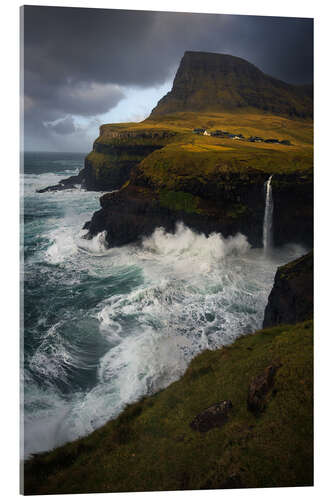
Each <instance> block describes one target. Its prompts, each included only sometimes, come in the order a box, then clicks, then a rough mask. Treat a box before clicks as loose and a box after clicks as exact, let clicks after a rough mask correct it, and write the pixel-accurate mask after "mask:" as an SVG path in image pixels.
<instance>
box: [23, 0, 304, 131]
mask: <svg viewBox="0 0 333 500" xmlns="http://www.w3.org/2000/svg"><path fill="white" fill-rule="evenodd" d="M185 50H199V51H212V52H220V53H228V54H232V55H236V56H239V57H243V58H245V59H247V60H248V61H250V62H252V63H254V64H256V65H257V66H258V67H259V68H260V69H261V70H263V71H264V72H265V73H268V74H270V75H272V76H275V77H277V78H280V79H282V80H285V81H288V82H290V83H309V82H311V81H312V72H313V23H312V20H310V19H296V18H277V17H275V18H274V17H258V16H232V15H212V14H179V13H158V12H139V11H121V10H103V9H81V8H61V7H58V8H57V7H37V6H34V7H32V6H30V7H29V6H28V7H25V8H24V63H25V96H26V103H27V107H26V109H27V116H26V120H25V122H26V127H27V130H30V132H32V129H33V128H37V129H40V128H41V121H42V120H44V121H52V120H56V119H59V118H65V117H66V116H67V115H69V114H73V115H82V116H96V115H98V114H102V113H105V112H107V111H109V110H110V109H112V108H113V107H114V106H116V105H117V104H118V103H119V102H120V101H121V99H122V98H123V97H124V96H125V93H126V87H133V86H134V87H135V86H137V87H151V86H157V85H161V84H162V83H164V82H165V81H167V80H170V79H172V77H173V75H174V73H175V70H176V68H177V66H178V64H179V61H180V59H181V57H182V55H183V53H184V51H185ZM44 129H45V127H44ZM46 131H47V130H46ZM44 132H45V131H44Z"/></svg>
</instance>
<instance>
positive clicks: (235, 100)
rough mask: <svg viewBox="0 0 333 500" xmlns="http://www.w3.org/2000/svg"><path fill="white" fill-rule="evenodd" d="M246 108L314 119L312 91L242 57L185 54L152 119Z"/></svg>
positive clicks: (198, 53)
mask: <svg viewBox="0 0 333 500" xmlns="http://www.w3.org/2000/svg"><path fill="white" fill-rule="evenodd" d="M244 108H253V109H258V110H262V111H266V112H270V113H273V114H278V115H288V116H297V117H303V118H305V117H310V116H312V98H311V89H310V88H309V86H295V85H290V84H288V83H285V82H282V81H280V80H277V79H276V78H273V77H271V76H268V75H265V74H264V73H263V72H262V71H260V70H259V69H258V68H257V67H256V66H254V65H253V64H251V63H249V62H247V61H245V60H244V59H241V58H239V57H234V56H230V55H225V54H212V53H207V52H185V54H184V56H183V58H182V60H181V63H180V66H179V68H178V71H177V74H176V76H175V79H174V83H173V87H172V90H171V91H170V92H168V94H166V95H165V96H164V97H163V98H162V99H161V100H160V101H159V103H158V104H157V106H156V108H155V109H153V111H152V113H151V115H150V118H153V119H158V118H159V117H160V116H161V115H166V114H170V113H174V112H179V111H215V112H225V111H231V110H235V111H239V110H243V109H244Z"/></svg>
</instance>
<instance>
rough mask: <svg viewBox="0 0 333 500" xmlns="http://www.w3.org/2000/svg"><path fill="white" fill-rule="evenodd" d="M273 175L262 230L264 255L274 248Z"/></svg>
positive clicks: (268, 187)
mask: <svg viewBox="0 0 333 500" xmlns="http://www.w3.org/2000/svg"><path fill="white" fill-rule="evenodd" d="M272 177H273V176H272V175H271V176H270V178H269V179H268V181H267V182H266V183H265V184H266V201H265V215H264V224H263V228H262V233H263V235H262V243H263V247H264V253H265V254H267V253H268V252H269V251H270V249H271V247H272V240H273V196H272V186H271V180H272Z"/></svg>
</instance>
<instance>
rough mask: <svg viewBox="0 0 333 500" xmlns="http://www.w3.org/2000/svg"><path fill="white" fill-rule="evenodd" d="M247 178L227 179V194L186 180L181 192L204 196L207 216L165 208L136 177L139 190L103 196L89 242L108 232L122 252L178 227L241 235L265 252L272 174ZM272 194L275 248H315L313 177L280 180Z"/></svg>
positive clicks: (211, 185) (279, 177)
mask: <svg viewBox="0 0 333 500" xmlns="http://www.w3.org/2000/svg"><path fill="white" fill-rule="evenodd" d="M248 177H250V179H249V178H248ZM248 177H246V178H242V177H241V176H240V175H237V174H234V175H231V174H228V180H227V181H226V182H222V183H221V182H220V185H221V186H225V187H224V189H223V188H218V183H217V182H215V183H214V182H213V181H211V182H209V183H208V182H207V183H206V184H205V185H204V186H202V185H201V184H200V182H197V184H195V182H194V181H193V182H192V184H189V183H187V184H185V183H186V182H187V180H186V179H184V182H183V185H182V186H181V187H182V189H183V190H184V191H185V192H190V193H191V194H193V195H195V196H200V197H201V199H202V200H204V202H205V203H206V205H207V207H208V208H207V210H200V211H199V210H197V211H196V212H195V211H193V212H184V211H182V210H172V209H170V208H167V207H165V206H162V205H161V204H160V201H159V197H158V193H157V192H156V191H155V190H154V189H150V186H149V179H145V178H144V177H138V176H136V177H135V171H134V172H133V173H132V178H133V179H134V182H135V184H134V182H133V183H132V182H131V183H130V185H129V186H128V187H126V188H125V189H122V190H120V191H118V192H115V193H108V194H105V195H103V196H102V197H101V199H100V203H101V207H102V209H101V210H99V211H98V212H95V213H94V215H93V217H92V219H91V221H90V222H89V223H88V224H87V225H86V228H89V235H90V237H93V236H95V235H96V234H97V233H99V232H101V231H104V230H105V231H106V233H107V236H106V241H107V243H108V245H109V246H121V245H126V244H128V243H132V242H135V241H138V240H139V239H140V238H142V237H144V236H149V235H150V234H152V233H153V232H154V230H155V229H156V228H158V227H164V228H165V229H166V230H167V231H173V230H174V228H175V225H176V223H177V222H183V223H184V224H186V225H187V226H188V227H190V228H191V229H192V230H196V231H198V232H201V233H203V234H205V235H209V234H210V233H212V232H218V233H221V234H222V235H223V236H224V237H228V236H230V235H231V236H234V235H236V234H237V233H239V232H240V233H242V234H244V235H245V236H246V237H247V238H248V241H249V243H250V244H251V245H252V246H254V247H261V246H262V225H263V218H264V209H265V191H264V183H265V181H266V180H267V174H264V173H262V172H256V171H255V170H254V171H253V172H251V174H250V175H249V176H248ZM194 180H195V179H194ZM218 180H219V181H220V180H221V179H218ZM272 189H273V201H274V212H273V231H274V238H273V242H274V245H276V246H279V245H283V244H285V243H290V242H293V243H300V244H303V245H306V246H307V247H311V246H312V244H313V200H312V196H313V183H312V176H311V175H308V176H306V177H304V179H302V180H301V181H300V180H299V179H298V178H297V175H296V174H295V175H289V176H288V175H283V174H280V175H278V174H276V175H274V177H273V179H272ZM235 207H236V209H235ZM237 207H242V211H239V212H238V211H237ZM204 208H205V207H204Z"/></svg>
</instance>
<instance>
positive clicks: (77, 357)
mask: <svg viewBox="0 0 333 500" xmlns="http://www.w3.org/2000/svg"><path fill="white" fill-rule="evenodd" d="M47 159H48V157H46V156H45V155H44V157H43V158H42V160H40V159H39V164H38V165H37V167H38V168H39V170H37V172H36V173H34V168H35V164H32V165H31V171H29V172H30V173H28V174H26V175H25V191H24V196H25V213H24V216H25V220H26V224H25V227H24V230H25V248H24V250H25V273H24V280H25V288H24V293H25V315H24V321H25V325H24V347H25V352H24V356H25V374H24V377H25V388H24V398H25V411H24V419H25V433H24V438H25V455H26V456H28V455H29V454H31V453H35V452H36V453H37V452H40V451H44V450H47V449H50V448H53V447H55V446H57V445H60V444H62V443H64V442H66V441H70V440H73V439H75V438H77V437H79V436H82V435H85V434H87V433H89V432H91V431H93V430H95V429H96V428H98V427H99V426H101V425H102V424H104V423H105V422H106V421H107V420H108V419H110V418H113V417H115V416H116V415H118V414H119V412H120V411H121V410H122V409H123V408H124V407H125V406H126V405H127V404H128V403H130V402H132V401H135V400H136V399H138V398H140V397H142V396H143V395H145V394H151V393H152V392H154V391H157V390H159V389H161V388H163V387H165V386H166V385H168V384H170V383H171V382H173V381H174V380H176V379H177V378H179V377H180V376H181V375H182V373H184V371H185V370H186V367H187V366H188V364H189V362H190V361H191V359H192V358H193V357H194V356H195V355H196V354H198V353H199V352H201V351H202V350H203V349H215V348H217V347H219V346H221V345H226V344H230V343H231V342H233V341H234V340H235V339H236V338H237V337H238V336H239V335H242V334H244V333H246V332H250V331H254V330H256V329H257V328H260V327H261V325H262V320H263V313H264V308H265V305H266V302H267V297H268V294H269V291H270V289H271V287H272V283H273V279H274V274H275V271H276V267H277V266H278V265H281V264H283V263H285V262H288V261H290V260H292V259H294V258H296V257H298V256H300V255H302V254H303V253H304V251H303V249H301V248H300V247H292V248H289V249H278V250H274V252H272V254H271V255H270V258H269V259H266V258H262V255H263V251H262V249H251V248H250V246H249V244H248V242H247V240H246V238H245V237H244V236H243V235H241V234H239V235H236V236H234V237H229V238H223V237H222V235H221V234H218V233H211V234H209V235H204V234H199V233H197V232H195V231H193V230H191V229H190V228H188V227H186V226H185V225H183V224H179V225H178V226H177V228H176V231H175V232H174V233H168V232H167V231H165V230H164V229H163V228H160V229H156V231H154V233H153V234H152V235H151V236H149V237H147V238H145V239H144V240H143V242H142V244H135V245H127V246H124V247H121V248H111V249H108V248H106V245H105V233H100V234H99V235H97V236H96V237H95V238H94V239H93V240H87V239H85V238H84V237H83V236H84V234H85V233H84V231H82V229H81V228H82V227H83V225H84V223H85V222H86V221H87V220H89V219H90V218H91V214H92V213H93V212H94V211H95V210H98V209H99V196H100V193H93V192H87V191H84V190H73V191H60V192H53V193H52V192H50V193H44V194H37V193H36V189H37V188H39V187H43V186H45V185H50V184H56V183H57V182H58V180H59V179H62V178H64V177H65V175H64V168H65V167H66V169H67V168H69V166H68V165H67V162H66V164H64V165H62V164H60V163H59V162H58V163H56V162H54V161H52V163H51V162H49V161H46V160H47ZM51 159H52V157H51ZM81 161H82V164H83V155H82V160H81ZM71 162H72V163H71V165H73V171H74V168H75V169H76V168H78V167H79V166H78V161H77V159H76V158H73V160H71ZM59 165H60V166H59ZM42 166H43V169H44V170H43V171H42V170H41V169H42ZM46 168H47V170H46Z"/></svg>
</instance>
